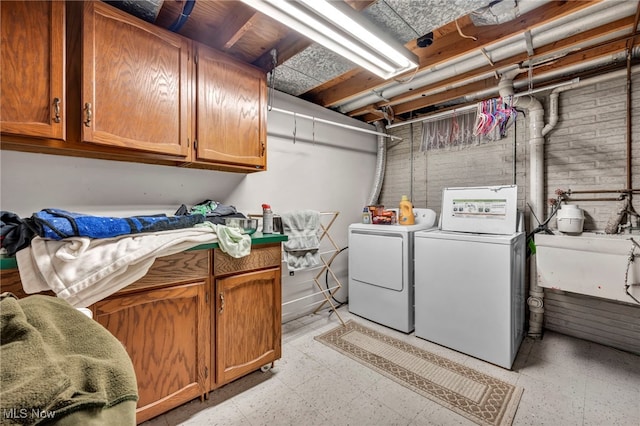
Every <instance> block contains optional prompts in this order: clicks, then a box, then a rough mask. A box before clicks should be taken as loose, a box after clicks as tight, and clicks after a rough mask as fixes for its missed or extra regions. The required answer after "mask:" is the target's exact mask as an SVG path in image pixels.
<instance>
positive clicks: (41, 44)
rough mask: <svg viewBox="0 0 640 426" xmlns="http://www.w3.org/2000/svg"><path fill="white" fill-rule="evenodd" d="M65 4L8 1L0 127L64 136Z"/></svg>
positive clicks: (0, 64)
mask: <svg viewBox="0 0 640 426" xmlns="http://www.w3.org/2000/svg"><path fill="white" fill-rule="evenodd" d="M64 7H65V5H64V3H63V2H59V1H53V2H51V1H3V2H2V5H0V12H1V15H2V20H1V22H0V32H1V34H2V42H1V47H0V52H1V53H0V58H1V59H0V91H1V92H0V93H1V96H2V102H0V131H2V133H7V134H13V135H21V136H31V137H37V138H53V139H64V138H65V136H66V135H65V129H66V127H65V114H64V107H65V86H64V78H65V68H64V65H65V64H64V35H65V10H64Z"/></svg>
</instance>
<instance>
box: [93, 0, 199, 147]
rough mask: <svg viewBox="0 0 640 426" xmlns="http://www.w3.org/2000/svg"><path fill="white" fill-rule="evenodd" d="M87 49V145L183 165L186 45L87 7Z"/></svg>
mask: <svg viewBox="0 0 640 426" xmlns="http://www.w3.org/2000/svg"><path fill="white" fill-rule="evenodd" d="M82 43H83V44H82V101H81V104H82V105H81V108H82V110H83V112H82V121H83V124H82V126H81V127H82V129H83V131H82V140H83V141H85V142H93V143H97V144H102V145H111V146H116V147H121V148H129V149H136V150H142V151H148V152H153V153H161V154H170V155H176V156H181V157H186V156H187V155H188V153H189V149H188V140H187V139H188V137H189V131H190V130H189V120H188V117H187V113H188V110H189V99H190V98H189V81H190V76H189V74H190V69H191V62H190V61H189V46H190V45H189V41H188V40H187V39H185V38H183V37H181V36H179V35H177V34H174V33H172V32H169V31H166V30H163V29H162V28H159V27H156V26H154V25H151V24H149V23H147V22H145V21H143V20H140V19H137V18H135V17H133V16H131V15H129V14H127V13H124V12H122V11H120V10H118V9H115V8H113V7H111V6H109V5H107V4H105V3H103V2H98V1H89V2H86V3H85V4H84V13H83V41H82Z"/></svg>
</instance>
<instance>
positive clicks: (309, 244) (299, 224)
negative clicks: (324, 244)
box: [281, 210, 321, 271]
mask: <svg viewBox="0 0 640 426" xmlns="http://www.w3.org/2000/svg"><path fill="white" fill-rule="evenodd" d="M281 218H282V229H283V231H284V233H285V234H287V236H288V237H289V238H288V240H287V241H285V242H284V243H283V244H282V248H283V249H284V251H283V256H284V260H285V262H286V264H287V268H288V269H289V270H290V271H298V270H302V269H308V268H313V267H316V266H319V265H320V262H321V259H320V252H319V249H320V238H319V237H318V234H319V231H320V213H319V212H317V211H314V210H300V211H295V212H290V213H284V214H282V215H281Z"/></svg>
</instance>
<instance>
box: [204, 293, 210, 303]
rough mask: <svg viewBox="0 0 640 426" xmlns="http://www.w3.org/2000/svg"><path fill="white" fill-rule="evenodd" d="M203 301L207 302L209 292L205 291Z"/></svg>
mask: <svg viewBox="0 0 640 426" xmlns="http://www.w3.org/2000/svg"><path fill="white" fill-rule="evenodd" d="M204 302H205V303H209V293H205V295H204Z"/></svg>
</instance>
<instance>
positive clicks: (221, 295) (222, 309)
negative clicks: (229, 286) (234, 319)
mask: <svg viewBox="0 0 640 426" xmlns="http://www.w3.org/2000/svg"><path fill="white" fill-rule="evenodd" d="M223 311H224V293H223V292H220V311H219V312H218V313H220V314H221V313H222V312H223Z"/></svg>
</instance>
